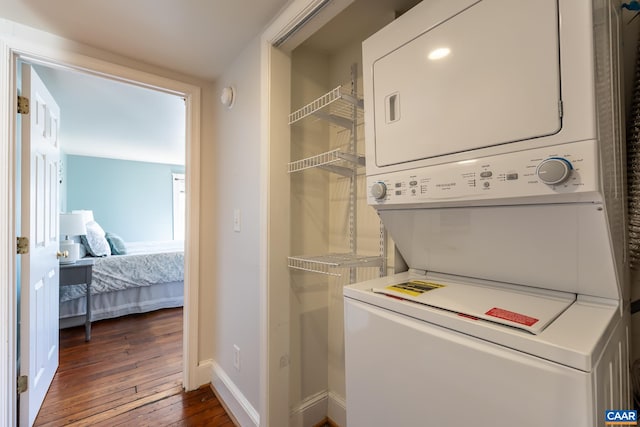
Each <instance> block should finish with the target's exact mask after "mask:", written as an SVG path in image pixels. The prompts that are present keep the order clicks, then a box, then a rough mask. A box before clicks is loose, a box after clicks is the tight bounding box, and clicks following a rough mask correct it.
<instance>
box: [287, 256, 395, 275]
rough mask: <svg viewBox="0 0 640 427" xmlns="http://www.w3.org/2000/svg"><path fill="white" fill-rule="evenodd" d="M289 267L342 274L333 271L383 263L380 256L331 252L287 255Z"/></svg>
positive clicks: (329, 273) (378, 265)
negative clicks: (317, 254) (316, 254)
mask: <svg viewBox="0 0 640 427" xmlns="http://www.w3.org/2000/svg"><path fill="white" fill-rule="evenodd" d="M288 260H289V268H293V269H296V270H303V271H311V272H314V273H321V274H326V275H329V276H338V277H339V276H342V273H340V272H338V271H334V270H335V269H338V268H354V267H380V266H381V265H383V264H384V258H383V257H381V256H366V255H355V254H348V253H347V254H343V253H332V254H327V255H319V256H304V255H301V256H293V257H289V258H288Z"/></svg>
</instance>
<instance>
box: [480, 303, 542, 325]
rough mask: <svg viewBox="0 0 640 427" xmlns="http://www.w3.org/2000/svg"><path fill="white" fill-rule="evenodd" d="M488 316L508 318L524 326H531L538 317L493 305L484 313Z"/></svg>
mask: <svg viewBox="0 0 640 427" xmlns="http://www.w3.org/2000/svg"><path fill="white" fill-rule="evenodd" d="M485 314H486V315H488V316H493V317H497V318H499V319H504V320H508V321H510V322H513V323H518V324H520V325H525V326H533V325H535V324H536V323H537V322H538V320H539V319H536V318H535V317H530V316H527V315H524V314H521V313H516V312H513V311H509V310H505V309H503V308H498V307H493V308H492V309H491V310H489V311H487V312H486V313H485Z"/></svg>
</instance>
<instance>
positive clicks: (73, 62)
mask: <svg viewBox="0 0 640 427" xmlns="http://www.w3.org/2000/svg"><path fill="white" fill-rule="evenodd" d="M5 53H8V58H7V59H10V61H7V63H11V64H12V67H10V68H13V70H10V71H11V72H9V73H7V74H5V75H7V76H8V83H9V84H8V85H7V89H9V93H11V92H12V91H13V92H14V93H15V91H16V90H17V88H18V84H19V78H17V77H16V75H15V69H16V67H17V64H18V62H25V63H30V64H32V65H36V66H41V67H51V68H52V69H65V70H73V71H74V72H82V73H87V74H90V75H93V76H96V77H100V78H104V79H106V80H112V81H119V82H127V83H128V84H133V85H134V86H137V87H144V88H147V89H149V88H150V89H153V90H156V91H159V92H162V93H166V94H169V95H172V96H179V97H181V98H182V99H183V100H184V103H185V110H184V111H185V112H184V124H185V132H184V136H183V142H184V146H185V152H186V154H185V162H184V173H185V175H186V189H187V191H186V198H185V204H186V215H185V229H186V230H185V260H184V269H185V277H184V315H183V321H182V323H183V330H184V335H183V337H184V338H183V348H184V351H183V361H182V366H183V369H182V370H183V374H182V378H183V380H182V384H183V386H184V388H185V389H187V390H190V389H193V388H194V387H196V386H197V385H198V382H199V381H198V379H197V372H196V371H197V369H196V368H197V365H198V364H197V337H198V313H197V310H198V307H197V304H195V303H194V302H195V301H197V297H198V282H199V280H198V259H197V257H189V253H197V251H196V250H194V249H191V250H190V248H197V247H198V236H199V221H198V211H199V147H200V141H199V136H200V130H199V116H200V88H198V87H196V86H193V85H190V84H186V83H182V82H179V81H175V80H171V79H167V78H163V77H159V76H155V75H150V74H148V73H143V72H140V71H137V70H134V69H130V68H126V67H122V66H118V65H115V64H111V63H106V62H100V61H96V60H93V59H91V58H86V57H75V56H73V55H69V54H68V53H65V52H63V51H60V52H57V53H55V52H54V54H52V53H51V52H48V55H47V57H48V58H47V59H46V60H45V59H44V57H38V56H34V54H33V52H31V53H30V54H29V55H26V54H25V53H24V52H22V51H21V50H20V49H19V48H15V47H13V46H9V48H8V49H7V50H6V51H5ZM8 99H11V97H8ZM8 110H9V113H10V117H15V115H14V114H15V106H11V107H10V108H9V109H8ZM9 134H11V135H13V137H12V138H10V140H13V141H14V142H15V141H16V138H15V137H16V134H15V129H14V127H13V126H9ZM16 148H17V147H15V146H14V147H13V149H12V150H10V152H14V153H17V152H18V150H17V149H16ZM17 167H18V168H19V166H17ZM16 176H19V171H18V172H17V173H16V174H14V175H13V178H12V183H11V186H12V187H13V191H15V194H16V197H17V198H19V197H18V195H19V193H20V185H28V183H27V182H20V180H19V179H17V178H16ZM168 186H169V189H171V183H170V182H169V183H168ZM170 191H171V190H170ZM19 214H20V213H19V212H16V216H14V217H13V218H12V219H11V220H10V221H11V222H10V226H11V228H13V229H17V228H16V221H17V220H16V218H19ZM9 255H11V254H9ZM13 256H15V255H13ZM13 256H11V258H12V261H10V262H11V263H13V264H14V265H15V264H16V262H19V261H18V260H19V257H17V256H16V257H15V258H13ZM18 279H19V277H18ZM18 298H19V296H18V291H17V290H14V291H13V298H12V300H13V304H12V307H11V308H9V310H8V311H7V313H8V315H9V316H10V318H11V317H12V318H13V319H16V317H15V316H16V313H17V306H18V304H17V300H18ZM9 301H11V299H10V300H9ZM12 313H13V314H12ZM13 325H14V327H13V332H11V331H9V336H14V337H15V338H16V342H13V343H12V344H11V343H10V350H11V351H10V352H9V355H8V356H9V357H8V360H7V365H5V366H8V372H9V373H10V375H9V377H10V378H11V377H12V378H13V381H12V382H13V386H11V384H10V387H9V389H11V388H13V389H14V390H15V378H16V375H15V373H16V372H17V340H19V337H18V336H17V329H16V324H15V323H13ZM12 355H13V356H12ZM11 372H13V373H14V374H11ZM200 376H202V375H200ZM10 400H11V402H10V405H9V406H10V411H11V412H13V411H16V407H17V406H16V400H17V396H11V395H10ZM11 408H13V409H11ZM14 417H15V415H14ZM16 418H17V417H16ZM14 419H15V418H14Z"/></svg>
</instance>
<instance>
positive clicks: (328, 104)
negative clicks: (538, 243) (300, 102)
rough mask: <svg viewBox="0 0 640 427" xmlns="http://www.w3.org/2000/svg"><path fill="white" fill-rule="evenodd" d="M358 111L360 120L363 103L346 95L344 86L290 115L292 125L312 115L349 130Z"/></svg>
mask: <svg viewBox="0 0 640 427" xmlns="http://www.w3.org/2000/svg"><path fill="white" fill-rule="evenodd" d="M354 108H355V109H356V112H357V115H358V120H360V119H361V118H362V109H363V101H362V100H360V99H357V98H356V97H354V96H352V95H351V94H349V93H346V92H345V90H344V89H343V88H342V85H340V86H338V87H336V88H335V89H333V90H331V91H329V92H327V93H326V94H324V95H322V96H321V97H319V98H317V99H315V100H313V101H311V102H310V103H308V104H307V105H305V106H304V107H302V108H300V109H298V110H296V111H294V112H293V113H291V114H289V124H290V125H292V124H294V123H296V122H298V121H300V120H302V119H304V118H305V117H308V116H310V115H315V116H319V117H321V118H322V119H325V120H327V121H329V122H331V123H334V124H336V125H339V126H342V127H345V128H349V127H351V125H352V124H353V118H354V117H353V113H354Z"/></svg>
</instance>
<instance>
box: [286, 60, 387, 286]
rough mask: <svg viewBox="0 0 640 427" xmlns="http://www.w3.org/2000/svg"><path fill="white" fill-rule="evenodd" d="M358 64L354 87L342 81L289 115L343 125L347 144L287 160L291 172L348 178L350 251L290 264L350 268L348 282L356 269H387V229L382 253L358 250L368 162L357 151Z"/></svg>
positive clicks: (335, 272)
mask: <svg viewBox="0 0 640 427" xmlns="http://www.w3.org/2000/svg"><path fill="white" fill-rule="evenodd" d="M357 75H358V73H357V65H356V64H354V65H353V66H352V67H351V85H350V86H351V89H350V91H348V92H347V91H346V90H345V89H344V87H343V86H342V85H340V86H338V87H336V88H335V89H333V90H331V91H329V92H327V93H326V94H324V95H322V96H321V97H319V98H317V99H315V100H313V101H312V102H310V103H308V104H307V105H305V106H304V107H302V108H300V109H298V110H296V111H294V112H293V113H291V114H290V115H289V124H290V125H293V124H295V123H297V122H299V121H301V120H303V119H304V118H306V117H309V116H314V117H316V118H318V119H321V120H323V121H326V122H328V123H329V124H333V125H337V126H339V127H340V128H342V129H341V130H340V131H339V132H338V135H345V136H346V139H347V140H348V144H341V145H340V148H336V149H333V150H331V151H327V152H324V153H320V154H316V155H313V156H311V157H307V158H304V159H300V160H296V161H293V162H290V163H289V164H288V172H289V173H292V172H298V171H303V170H306V169H310V168H321V169H324V170H328V171H330V172H333V173H336V174H339V175H342V176H343V177H346V178H349V203H348V205H349V208H348V212H347V214H348V221H349V250H350V251H351V252H349V253H330V254H326V255H316V256H306V255H296V256H290V257H288V266H289V268H292V269H296V270H302V271H310V272H314V273H321V274H326V275H329V276H338V277H340V276H342V274H343V273H344V271H345V270H348V272H349V283H354V282H355V280H356V278H357V269H358V268H361V267H378V268H379V269H380V274H381V275H383V274H386V273H384V272H385V271H386V269H385V264H386V233H383V234H381V236H382V237H381V243H380V256H367V255H359V254H358V240H357V233H358V225H357V222H358V221H357V218H358V212H357V205H358V199H357V177H358V168H359V167H362V166H364V165H365V157H364V156H363V155H361V154H358V153H357V152H356V146H357V140H358V124H359V123H362V119H363V101H362V100H361V99H359V98H358V92H357V87H358V82H357Z"/></svg>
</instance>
